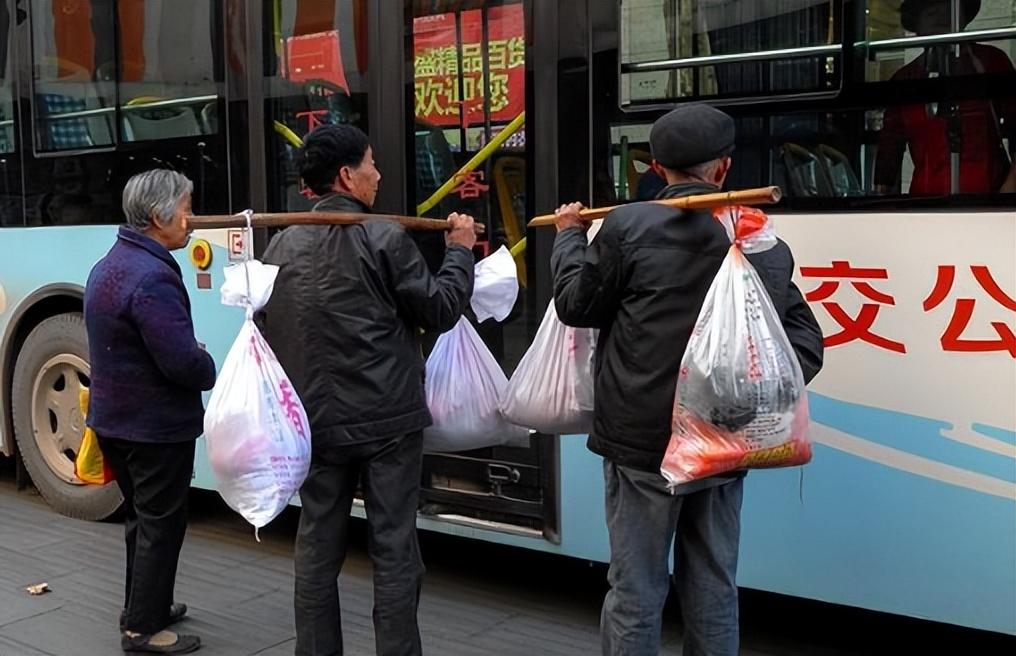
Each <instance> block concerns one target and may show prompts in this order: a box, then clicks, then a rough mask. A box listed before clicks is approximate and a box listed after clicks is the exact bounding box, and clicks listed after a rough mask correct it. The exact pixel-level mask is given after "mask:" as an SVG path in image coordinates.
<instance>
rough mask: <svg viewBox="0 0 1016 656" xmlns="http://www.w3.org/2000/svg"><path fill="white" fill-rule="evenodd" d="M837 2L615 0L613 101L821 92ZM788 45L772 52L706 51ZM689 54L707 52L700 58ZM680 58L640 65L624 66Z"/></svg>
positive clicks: (831, 82)
mask: <svg viewBox="0 0 1016 656" xmlns="http://www.w3.org/2000/svg"><path fill="white" fill-rule="evenodd" d="M838 5H839V3H835V2H828V0H764V1H758V0H734V1H732V2H715V3H702V2H692V1H691V0H631V1H626V2H624V3H622V5H621V25H620V34H621V68H622V73H623V74H622V76H621V97H622V100H621V103H622V105H628V104H635V103H639V102H647V101H659V100H667V99H678V98H690V97H715V96H720V97H723V96H749V95H757V94H770V93H776V92H792V91H824V90H831V89H835V88H836V87H837V86H838V84H839V81H838V80H839V74H840V73H839V65H838V63H837V61H838V60H837V57H838V48H832V49H829V50H828V51H822V52H813V53H811V54H804V53H793V52H792V51H793V50H794V49H801V48H815V47H818V46H834V45H837V44H839V41H840V36H839V17H840V14H839V11H838V9H837V7H838ZM784 49H788V50H790V51H791V52H790V53H785V54H784V55H783V56H780V57H778V58H772V59H760V60H759V61H740V62H734V63H722V62H716V60H715V59H713V60H710V59H708V58H711V57H714V56H719V55H738V54H744V53H759V52H765V51H772V50H784ZM696 58H707V59H705V60H704V61H703V63H702V64H696V63H694V59H696ZM670 60H682V61H684V62H685V64H684V65H683V66H681V67H677V68H674V67H667V66H666V65H664V66H662V67H661V68H659V69H657V70H652V71H645V72H640V71H637V70H631V69H630V66H631V65H636V68H637V65H640V64H641V65H647V64H652V63H658V64H659V63H663V62H667V61H670Z"/></svg>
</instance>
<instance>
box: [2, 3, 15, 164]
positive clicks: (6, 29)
mask: <svg viewBox="0 0 1016 656" xmlns="http://www.w3.org/2000/svg"><path fill="white" fill-rule="evenodd" d="M10 28H11V15H10V12H9V11H8V9H7V3H6V2H3V3H0V154H7V153H13V152H14V97H13V93H12V92H11V90H12V88H13V75H14V70H13V67H12V66H11V56H10V49H11V48H12V47H13V43H14V40H13V39H11V38H10ZM4 173H5V172H3V171H0V176H3V175H4Z"/></svg>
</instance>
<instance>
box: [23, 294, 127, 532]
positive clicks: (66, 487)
mask: <svg viewBox="0 0 1016 656" xmlns="http://www.w3.org/2000/svg"><path fill="white" fill-rule="evenodd" d="M89 372H90V368H89V365H88V336H87V334H86V332H85V321H84V318H83V317H82V315H81V314H80V313H67V314H59V315H57V316H55V317H50V318H49V319H46V320H44V321H42V322H41V323H40V324H39V325H38V326H36V327H35V329H34V330H32V332H31V333H29V335H28V339H26V340H25V343H24V345H23V346H22V348H21V352H20V353H19V354H18V360H17V362H16V363H15V365H14V384H13V386H12V390H11V391H12V394H11V396H12V399H11V400H12V403H11V409H12V412H13V418H14V435H15V437H16V438H17V441H18V451H19V452H20V453H21V458H22V460H24V463H25V468H26V469H27V470H28V473H29V475H30V476H31V477H32V483H34V484H35V488H36V489H37V490H38V491H39V494H41V495H42V497H43V498H44V499H45V500H46V502H47V503H49V505H50V506H52V507H53V509H54V510H56V511H57V512H59V513H61V514H64V515H67V516H69V517H76V518H78V519H89V520H99V519H105V518H107V517H109V516H110V515H112V514H113V513H114V512H116V510H117V509H118V508H119V507H120V505H121V504H122V503H123V497H122V496H121V495H120V489H119V488H118V487H117V485H116V483H115V482H114V483H110V484H108V485H103V486H98V485H85V484H83V483H81V482H80V481H78V480H77V479H76V478H75V476H74V459H75V457H76V456H77V453H78V449H79V448H80V447H81V436H82V434H83V432H84V427H85V422H84V417H83V416H82V414H81V409H80V407H79V405H78V396H79V393H80V391H81V389H82V388H87V387H88V385H89V378H88V375H89Z"/></svg>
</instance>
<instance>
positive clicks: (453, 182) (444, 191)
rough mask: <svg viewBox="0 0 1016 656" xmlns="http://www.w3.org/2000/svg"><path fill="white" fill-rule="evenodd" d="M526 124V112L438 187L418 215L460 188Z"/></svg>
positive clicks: (418, 208)
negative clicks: (460, 183) (463, 182)
mask: <svg viewBox="0 0 1016 656" xmlns="http://www.w3.org/2000/svg"><path fill="white" fill-rule="evenodd" d="M525 123H526V113H525V112H522V113H521V114H519V115H518V116H516V117H515V118H514V119H512V122H511V123H509V124H508V125H506V126H505V128H504V129H503V130H501V131H500V132H499V133H498V134H497V136H496V137H494V138H493V139H491V140H490V143H489V144H487V145H486V146H484V147H483V148H481V149H480V151H479V152H478V153H476V154H475V155H473V157H472V158H471V159H470V160H469V161H468V162H466V163H465V164H463V165H462V168H460V169H459V170H458V171H456V172H455V175H453V176H452V177H450V178H448V180H446V181H445V183H444V184H443V185H441V186H440V187H438V190H437V191H435V192H434V193H433V194H431V196H430V198H428V199H427V200H425V201H423V202H422V203H420V204H419V205H417V206H416V213H417V215H421V214H423V213H425V212H427V211H428V210H430V209H432V208H433V207H434V206H435V205H437V204H438V203H440V202H441V201H442V200H444V197H445V196H447V195H448V194H450V193H451V192H452V190H453V189H455V187H457V186H458V184H459V182H461V181H462V178H463V177H465V176H466V174H468V173H470V172H471V171H473V169H475V168H476V167H477V166H479V165H480V164H483V163H484V162H485V161H487V159H488V158H489V157H490V156H491V155H493V154H494V151H495V150H497V149H498V148H500V147H501V145H502V144H503V143H504V142H506V141H508V138H509V137H511V136H512V135H513V134H515V133H516V132H517V131H518V129H519V128H520V127H522V126H523V125H525Z"/></svg>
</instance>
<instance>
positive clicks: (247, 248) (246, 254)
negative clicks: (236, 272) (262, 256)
mask: <svg viewBox="0 0 1016 656" xmlns="http://www.w3.org/2000/svg"><path fill="white" fill-rule="evenodd" d="M240 214H242V215H243V217H244V218H245V219H246V220H247V227H246V228H244V230H245V232H244V235H243V237H244V240H243V276H244V278H245V279H246V281H247V298H246V299H245V302H246V305H247V318H248V319H253V318H254V304H253V303H252V302H251V291H250V267H248V266H247V264H248V263H249V262H250V261H251V260H253V259H254V255H253V253H251V250H252V248H253V245H254V229H253V227H252V226H251V223H252V221H253V219H254V210H252V209H250V208H247V209H245V210H244V211H243V212H240Z"/></svg>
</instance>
